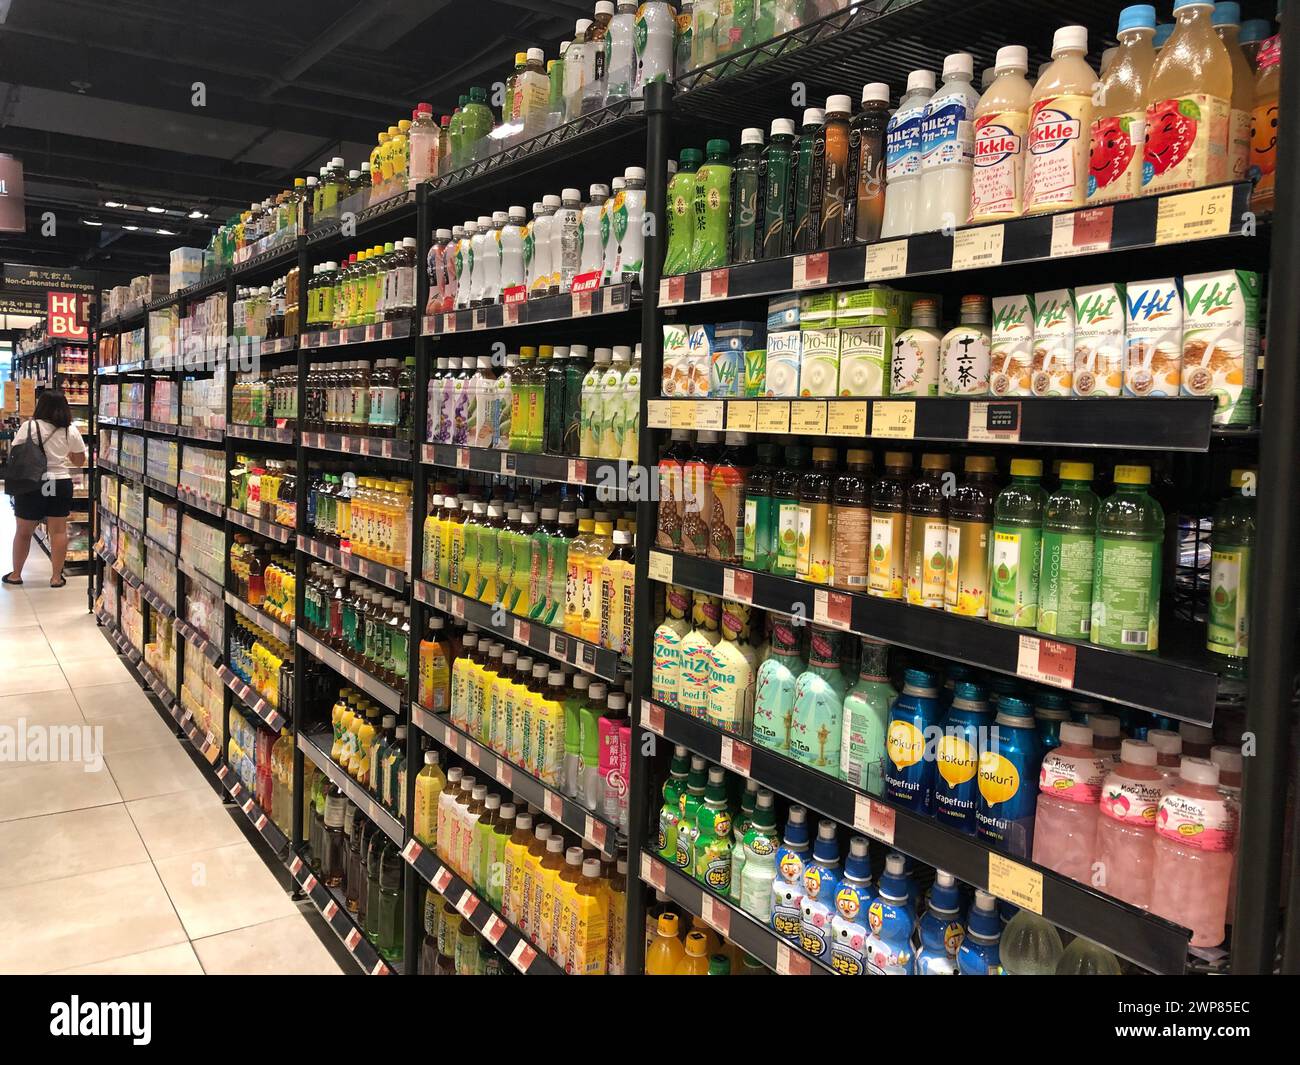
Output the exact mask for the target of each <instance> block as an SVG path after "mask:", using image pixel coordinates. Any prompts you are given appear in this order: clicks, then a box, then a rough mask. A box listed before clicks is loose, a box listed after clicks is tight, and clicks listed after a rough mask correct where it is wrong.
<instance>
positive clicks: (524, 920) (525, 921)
mask: <svg viewBox="0 0 1300 1065" xmlns="http://www.w3.org/2000/svg"><path fill="white" fill-rule="evenodd" d="M550 838H551V826H550V825H534V826H533V841H532V842H531V843H530V844H528V857H527V859H526V860H525V861H524V889H523V894H522V897H521V899H520V907H521V909H520V913H519V927H520V929H521V930H522V931H523V933H524V934H525V935H526V936H527V937H528V938H529V940H530V941H531V942H533V943H536V942H537V933H538V931H539V924H540V918H541V913H542V898H541V895H542V891H543V887H544V885H543V883H542V859H543V858H544V857H546V843H547V840H549V839H550Z"/></svg>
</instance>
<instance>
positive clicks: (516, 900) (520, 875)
mask: <svg viewBox="0 0 1300 1065" xmlns="http://www.w3.org/2000/svg"><path fill="white" fill-rule="evenodd" d="M532 838H533V815H532V814H530V813H521V814H519V815H517V816H516V817H515V830H514V831H513V832H512V833H511V834H510V840H509V842H507V843H506V862H505V864H506V879H505V890H504V892H503V894H502V898H501V916H502V917H504V918H505V919H506V920H507V921H510V922H512V923H514V924H516V925H517V924H519V919H520V914H521V911H522V909H523V899H524V867H525V865H526V863H527V861H528V844H529V843H530V842H531V840H532Z"/></svg>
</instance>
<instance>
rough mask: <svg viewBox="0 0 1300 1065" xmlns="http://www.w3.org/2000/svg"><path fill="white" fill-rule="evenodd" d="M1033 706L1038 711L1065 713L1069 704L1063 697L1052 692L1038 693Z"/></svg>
mask: <svg viewBox="0 0 1300 1065" xmlns="http://www.w3.org/2000/svg"><path fill="white" fill-rule="evenodd" d="M1034 706H1035V708H1036V709H1038V710H1060V711H1062V712H1067V711H1068V709H1069V703H1068V702H1067V701H1066V698H1065V696H1064V695H1062V694H1061V693H1060V692H1054V691H1040V692H1039V693H1038V694H1037V695H1036V696H1035V697H1034Z"/></svg>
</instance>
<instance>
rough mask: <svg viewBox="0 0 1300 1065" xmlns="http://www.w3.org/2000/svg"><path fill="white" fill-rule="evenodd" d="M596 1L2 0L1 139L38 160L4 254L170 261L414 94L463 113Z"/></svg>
mask: <svg viewBox="0 0 1300 1065" xmlns="http://www.w3.org/2000/svg"><path fill="white" fill-rule="evenodd" d="M594 7H595V4H594V0H473V2H470V3H466V2H464V0H359V2H358V0H296V2H282V3H271V4H267V3H264V2H259V0H224V2H220V3H217V2H198V0H0V152H7V153H9V154H11V155H14V156H16V157H17V158H19V159H20V160H22V162H23V165H24V170H25V175H26V186H27V224H28V232H27V234H26V235H16V236H15V235H10V234H5V235H4V236H0V259H5V260H10V261H20V262H29V263H37V264H41V265H54V266H68V265H79V266H83V267H86V268H90V269H100V270H103V271H110V272H122V273H125V274H126V275H128V276H129V275H130V274H135V273H141V272H143V271H145V270H163V269H165V267H166V263H167V253H168V252H169V251H170V249H171V248H173V247H177V246H181V245H191V246H197V247H202V246H204V245H206V244H207V241H208V238H209V236H210V234H211V227H212V225H213V224H214V223H216V222H220V221H221V220H223V219H225V218H227V217H229V216H230V215H231V214H234V213H236V212H237V211H238V210H239V209H240V208H242V207H247V205H248V204H249V203H250V202H252V201H254V200H261V199H263V198H264V197H266V196H268V195H272V194H274V193H276V192H278V191H279V190H281V189H283V188H285V187H287V186H288V185H289V184H291V183H292V179H293V178H294V177H295V176H301V175H305V174H307V173H309V172H310V173H315V172H316V170H317V169H318V168H319V166H320V163H321V161H322V160H327V159H329V158H330V157H331V156H334V155H342V156H343V157H344V158H345V159H347V161H348V163H349V164H350V165H353V166H355V165H357V164H359V163H360V161H361V160H362V159H363V158H365V156H366V155H367V154H368V153H369V151H370V148H371V146H373V144H374V143H375V136H376V134H377V133H379V131H380V130H383V129H386V128H387V127H388V126H389V125H391V124H393V123H395V122H396V121H397V120H398V119H399V118H405V117H409V113H410V111H411V109H412V107H413V106H414V104H415V103H416V102H418V101H428V102H429V103H431V104H433V106H434V113H435V114H443V113H448V112H450V110H451V109H452V108H453V107H454V106H455V103H456V97H457V96H458V95H459V94H460V93H461V92H462V91H464V89H465V88H466V87H468V86H469V85H471V84H484V85H490V84H491V82H492V81H494V80H500V79H503V78H504V77H505V76H506V74H507V73H508V72H509V70H510V68H511V67H512V65H513V57H514V53H515V52H516V51H518V50H520V49H522V48H524V47H527V46H529V45H534V46H540V47H543V48H545V50H546V52H547V55H548V56H553V55H554V54H555V52H556V50H557V46H558V44H559V42H560V41H561V40H563V39H567V38H568V37H570V36H571V35H572V31H573V23H574V21H575V20H576V19H578V18H583V17H590V15H591V12H592V10H593V9H594ZM108 202H115V203H123V204H129V205H130V209H127V208H121V207H118V208H108V207H106V206H105V204H106V203H108ZM150 206H152V207H155V208H156V207H162V208H164V210H165V211H166V213H165V214H157V213H149V212H148V211H147V210H146V208H147V207H150ZM46 212H52V213H53V216H54V223H55V225H54V229H55V231H54V233H53V234H52V235H48V236H46V235H42V228H45V229H47V230H48V229H49V228H50V227H49V225H48V216H47V215H46ZM192 212H200V213H203V214H206V215H208V218H207V219H202V218H195V219H191V218H190V217H188V216H189V215H190V214H191V213H192ZM43 221H45V223H46V224H45V225H44V227H43V226H42V222H43ZM87 222H98V223H101V224H99V225H89V224H87ZM123 226H136V227H138V228H137V229H135V230H130V229H124V228H123ZM159 228H162V229H167V230H170V231H172V232H173V233H175V234H176V235H174V236H173V235H158V234H157V232H156V231H157V229H159Z"/></svg>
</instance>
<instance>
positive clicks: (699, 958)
mask: <svg viewBox="0 0 1300 1065" xmlns="http://www.w3.org/2000/svg"><path fill="white" fill-rule="evenodd" d="M682 950H683V951H684V953H683V955H682V960H681V961H679V962H678V963H677V967H676V968H675V969H674V970H673V975H674V976H708V975H709V940H708V937H706V936H705V934H704V933H703V932H687V933H686V942H685V943H684V944H683V945H682Z"/></svg>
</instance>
